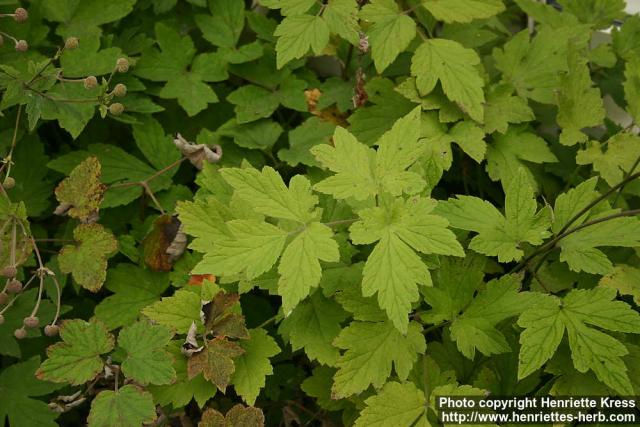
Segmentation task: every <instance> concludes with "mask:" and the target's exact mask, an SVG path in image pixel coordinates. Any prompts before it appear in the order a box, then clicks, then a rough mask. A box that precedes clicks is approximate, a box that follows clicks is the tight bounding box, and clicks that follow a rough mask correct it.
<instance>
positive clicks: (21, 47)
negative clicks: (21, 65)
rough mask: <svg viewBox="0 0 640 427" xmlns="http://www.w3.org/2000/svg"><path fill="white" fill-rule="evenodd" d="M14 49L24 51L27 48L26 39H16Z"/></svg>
mask: <svg viewBox="0 0 640 427" xmlns="http://www.w3.org/2000/svg"><path fill="white" fill-rule="evenodd" d="M16 50H17V51H18V52H26V51H27V50H29V43H27V41H26V40H18V41H17V42H16Z"/></svg>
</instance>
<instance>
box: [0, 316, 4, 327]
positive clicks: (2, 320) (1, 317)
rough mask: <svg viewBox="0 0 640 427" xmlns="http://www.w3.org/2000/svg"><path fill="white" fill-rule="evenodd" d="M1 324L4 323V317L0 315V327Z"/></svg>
mask: <svg viewBox="0 0 640 427" xmlns="http://www.w3.org/2000/svg"><path fill="white" fill-rule="evenodd" d="M3 323H4V316H3V315H2V314H0V325H2V324H3Z"/></svg>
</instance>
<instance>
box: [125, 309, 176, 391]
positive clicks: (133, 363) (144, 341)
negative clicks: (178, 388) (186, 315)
mask: <svg viewBox="0 0 640 427" xmlns="http://www.w3.org/2000/svg"><path fill="white" fill-rule="evenodd" d="M171 337H173V333H172V332H171V330H170V329H169V328H168V327H166V326H162V325H153V324H149V323H148V322H144V321H143V322H136V323H134V324H133V325H130V326H127V327H125V328H123V329H122V330H121V331H120V334H119V335H118V345H119V346H120V347H122V348H123V349H124V350H125V351H126V354H127V356H126V358H125V359H124V360H123V361H122V365H121V366H122V372H123V373H124V375H125V376H126V377H127V378H131V379H133V380H135V381H136V382H137V383H139V384H141V385H146V384H157V385H162V384H170V383H171V382H173V381H174V380H175V379H176V371H175V370H174V369H173V360H172V357H171V356H170V355H169V353H167V352H166V351H165V349H164V348H165V346H166V345H167V344H169V341H171Z"/></svg>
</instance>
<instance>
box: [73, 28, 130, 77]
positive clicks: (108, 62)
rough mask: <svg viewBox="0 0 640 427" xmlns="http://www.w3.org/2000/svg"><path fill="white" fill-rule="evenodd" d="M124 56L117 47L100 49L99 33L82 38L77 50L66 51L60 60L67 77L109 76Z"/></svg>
mask: <svg viewBox="0 0 640 427" xmlns="http://www.w3.org/2000/svg"><path fill="white" fill-rule="evenodd" d="M121 56H123V55H122V51H121V50H120V48H117V47H108V48H106V49H100V34H99V32H98V31H96V32H94V33H93V34H87V35H85V36H84V37H82V43H79V44H78V47H77V49H74V50H69V51H65V52H64V54H63V55H62V56H61V58H60V65H61V66H62V68H63V69H64V76H65V77H85V76H88V75H94V76H95V75H97V76H99V75H103V74H109V73H111V71H113V69H114V67H115V66H116V61H117V60H118V58H120V57H121Z"/></svg>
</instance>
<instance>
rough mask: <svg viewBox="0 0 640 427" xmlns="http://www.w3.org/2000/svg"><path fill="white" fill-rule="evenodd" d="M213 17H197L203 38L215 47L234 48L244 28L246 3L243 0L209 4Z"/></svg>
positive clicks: (227, 0)
mask: <svg viewBox="0 0 640 427" xmlns="http://www.w3.org/2000/svg"><path fill="white" fill-rule="evenodd" d="M209 10H210V11H211V15H205V14H198V15H195V20H196V24H197V25H198V28H200V31H202V35H203V37H204V38H205V39H206V40H207V41H209V42H210V43H211V44H213V45H214V46H220V47H229V48H234V47H235V46H236V43H238V38H240V33H242V29H243V27H244V3H243V2H242V1H241V0H220V1H213V2H209Z"/></svg>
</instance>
